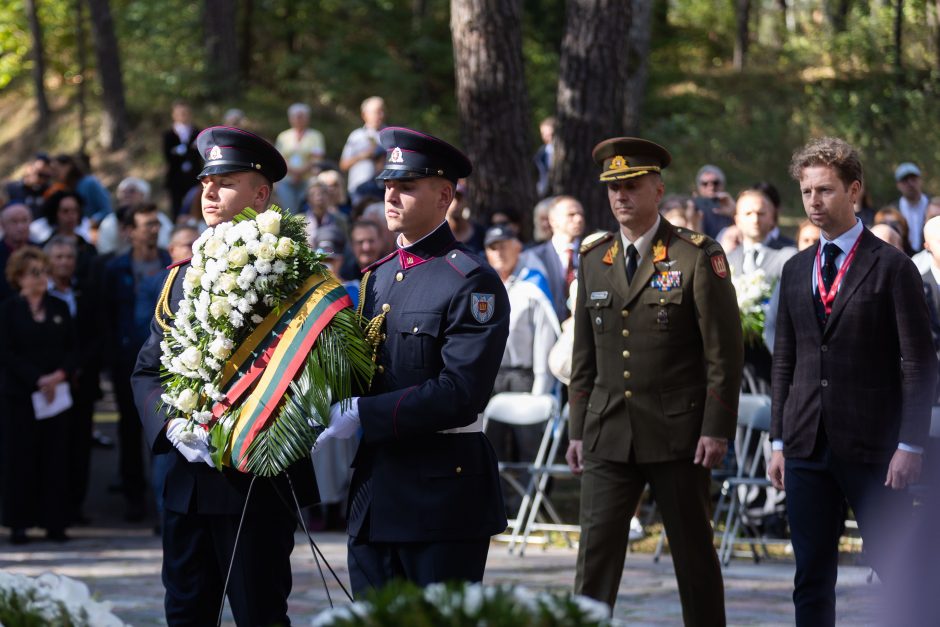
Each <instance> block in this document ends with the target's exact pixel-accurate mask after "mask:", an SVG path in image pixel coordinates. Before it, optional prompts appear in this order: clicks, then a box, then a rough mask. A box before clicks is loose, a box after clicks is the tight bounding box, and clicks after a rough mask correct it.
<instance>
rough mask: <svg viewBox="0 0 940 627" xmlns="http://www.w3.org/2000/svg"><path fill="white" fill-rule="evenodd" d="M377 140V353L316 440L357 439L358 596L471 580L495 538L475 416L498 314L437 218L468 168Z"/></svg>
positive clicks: (473, 262)
mask: <svg viewBox="0 0 940 627" xmlns="http://www.w3.org/2000/svg"><path fill="white" fill-rule="evenodd" d="M380 139H381V143H382V145H383V146H384V147H385V148H386V149H387V158H386V166H385V170H384V171H383V172H382V173H381V174H379V176H378V177H377V178H379V179H382V180H384V182H385V216H386V219H387V221H388V226H389V229H390V230H392V231H395V232H397V233H399V236H398V246H399V248H398V250H396V251H395V252H394V253H392V254H391V255H389V256H388V257H386V258H384V259H381V260H379V261H377V262H376V263H374V264H373V265H372V266H371V267H370V268H368V271H369V273H368V276H367V278H366V279H365V283H364V289H363V292H362V297H361V299H360V304H361V306H363V314H364V315H365V317H366V318H367V319H370V320H372V322H371V324H370V328H371V329H372V330H373V331H375V332H380V333H381V335H380V336H379V337H381V338H384V341H383V342H382V344H381V345H380V347H379V349H378V354H377V364H378V365H377V372H376V375H375V378H374V380H373V382H372V388H371V390H370V393H369V395H368V396H363V397H360V398H357V399H353V402H352V403H351V405H350V406H349V407H348V409H346V410H345V411H342V410H341V409H338V408H337V406H334V412H333V413H334V415H333V419H332V422H331V426H330V428H328V429H327V431H325V432H324V434H323V435H321V440H320V441H321V442H322V439H326V438H330V437H352V436H354V435H356V434H357V433H358V432H359V431H360V429H361V437H362V440H361V443H360V445H359V451H358V453H357V455H356V459H355V462H354V464H353V465H354V474H353V480H352V485H351V488H350V498H349V501H350V506H349V518H348V519H349V557H348V560H349V573H350V579H351V582H352V587H353V591H354V592H355V593H356V594H357V595H359V594H361V593H363V592H364V591H366V590H368V589H369V588H379V587H382V586H383V585H384V584H385V583H387V582H388V581H389V580H391V579H393V578H403V579H408V580H410V581H413V582H416V583H417V584H419V585H427V584H429V583H432V582H437V581H447V580H466V581H480V580H481V579H482V577H483V570H484V567H485V565H486V555H487V550H488V548H489V541H490V536H492V535H494V534H496V533H500V532H501V531H503V530H504V529H505V528H506V517H505V509H504V507H503V501H502V497H501V495H500V486H499V475H498V472H497V461H496V456H495V455H494V453H493V449H492V447H491V446H490V443H489V442H488V441H487V439H486V436H485V435H483V433H482V431H481V423H480V421H479V419H478V413H479V412H481V411H482V410H483V408H484V406H485V405H486V402H487V400H488V399H489V396H490V392H491V391H492V388H493V381H494V378H495V376H496V371H497V370H498V369H499V363H500V360H501V359H502V356H503V350H504V348H505V345H506V338H507V335H508V332H509V302H508V298H507V296H506V290H505V289H504V288H503V284H502V282H501V281H500V280H499V277H498V276H497V275H496V273H495V272H493V270H491V269H490V268H489V267H487V266H486V265H484V264H483V262H482V261H481V260H480V259H479V258H477V257H476V256H474V255H472V254H469V253H468V252H467V251H466V249H465V248H464V247H463V246H462V245H461V244H459V243H458V242H457V241H456V240H455V239H454V236H453V234H452V233H451V231H450V228H449V227H448V225H447V222H445V220H444V216H445V214H446V211H447V207H448V205H449V204H450V201H451V199H452V198H453V194H454V187H455V185H456V182H457V179H458V178H460V177H465V176H467V175H468V174H470V170H471V165H470V162H469V160H468V159H467V158H466V157H465V156H464V155H463V154H462V153H461V152H460V151H458V150H457V149H456V148H454V147H452V146H450V145H449V144H447V143H445V142H443V141H441V140H439V139H436V138H434V137H430V136H428V135H424V134H422V133H418V132H416V131H412V130H409V129H404V128H386V129H384V130H383V131H382V133H381V135H380ZM314 450H316V448H315V449H314Z"/></svg>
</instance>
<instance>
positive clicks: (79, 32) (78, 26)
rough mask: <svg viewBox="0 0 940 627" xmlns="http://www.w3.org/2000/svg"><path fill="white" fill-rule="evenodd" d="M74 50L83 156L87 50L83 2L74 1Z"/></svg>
mask: <svg viewBox="0 0 940 627" xmlns="http://www.w3.org/2000/svg"><path fill="white" fill-rule="evenodd" d="M75 49H76V52H77V53H78V76H77V78H76V80H77V81H78V152H79V153H81V154H85V152H86V150H87V148H88V133H87V130H86V128H85V120H87V119H88V97H87V92H88V90H87V89H86V88H85V77H86V76H88V48H87V41H86V39H85V5H84V0H75Z"/></svg>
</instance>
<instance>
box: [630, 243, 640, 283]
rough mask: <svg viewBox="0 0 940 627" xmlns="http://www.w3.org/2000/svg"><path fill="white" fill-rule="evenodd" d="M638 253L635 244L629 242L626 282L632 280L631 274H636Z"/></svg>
mask: <svg viewBox="0 0 940 627" xmlns="http://www.w3.org/2000/svg"><path fill="white" fill-rule="evenodd" d="M639 258H640V253H638V252H637V251H636V246H634V245H633V244H630V245H629V246H627V283H632V282H633V275H634V274H636V266H637V260H638V259H639Z"/></svg>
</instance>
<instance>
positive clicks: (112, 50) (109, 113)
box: [88, 0, 127, 150]
mask: <svg viewBox="0 0 940 627" xmlns="http://www.w3.org/2000/svg"><path fill="white" fill-rule="evenodd" d="M88 7H89V9H90V10H91V25H92V31H93V33H94V39H95V58H96V60H97V62H98V76H99V77H100V79H101V92H102V100H103V102H104V118H103V120H102V124H101V144H102V145H103V146H104V147H105V148H107V149H108V150H117V149H119V148H121V147H122V146H123V145H124V141H125V139H126V138H127V105H126V104H125V102H124V78H123V76H122V74H121V53H120V50H119V49H118V43H117V37H116V36H115V34H114V20H112V19H111V6H110V4H109V0H88Z"/></svg>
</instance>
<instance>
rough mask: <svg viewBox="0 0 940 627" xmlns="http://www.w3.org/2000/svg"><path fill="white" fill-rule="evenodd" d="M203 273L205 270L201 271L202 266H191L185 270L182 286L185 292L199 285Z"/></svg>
mask: <svg viewBox="0 0 940 627" xmlns="http://www.w3.org/2000/svg"><path fill="white" fill-rule="evenodd" d="M204 274H205V272H203V271H202V268H197V267H195V266H193V267H191V268H190V269H189V270H187V271H186V276H184V277H183V288H184V289H185V290H186V291H187V292H192V291H194V290H195V289H196V288H197V287H198V286H199V285H200V279H202V275H204ZM184 315H185V314H184Z"/></svg>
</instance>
